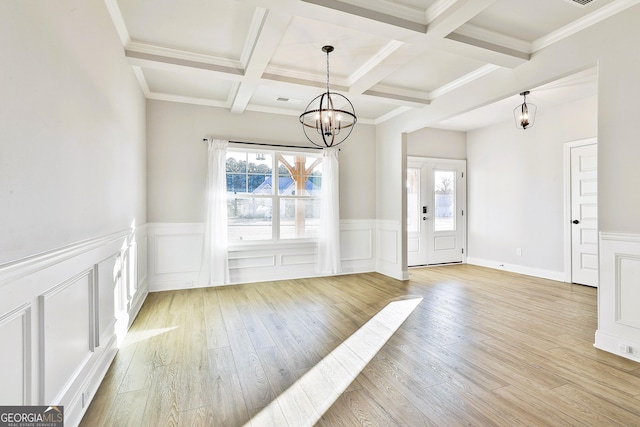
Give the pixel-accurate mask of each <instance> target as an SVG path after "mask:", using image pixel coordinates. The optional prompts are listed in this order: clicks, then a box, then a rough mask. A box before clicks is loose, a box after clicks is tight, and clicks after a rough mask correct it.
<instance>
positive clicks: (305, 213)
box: [226, 149, 322, 244]
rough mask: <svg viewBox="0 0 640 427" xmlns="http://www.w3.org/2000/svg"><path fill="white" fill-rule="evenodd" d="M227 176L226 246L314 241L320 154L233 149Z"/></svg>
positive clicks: (319, 178) (317, 206)
mask: <svg viewBox="0 0 640 427" xmlns="http://www.w3.org/2000/svg"><path fill="white" fill-rule="evenodd" d="M226 175H227V215H228V229H229V231H228V232H229V243H231V244H238V243H240V242H245V241H280V240H291V239H309V238H315V237H317V235H318V224H319V215H320V189H321V185H322V158H321V157H320V156H319V155H317V154H315V153H290V152H278V151H266V150H260V151H253V150H241V149H233V150H230V151H228V152H227V160H226Z"/></svg>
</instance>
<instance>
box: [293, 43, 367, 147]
mask: <svg viewBox="0 0 640 427" xmlns="http://www.w3.org/2000/svg"><path fill="white" fill-rule="evenodd" d="M322 51H323V52H325V53H326V54H327V91H326V92H324V93H322V94H321V95H318V96H317V97H315V98H314V99H313V100H312V101H311V102H310V103H309V105H307V108H306V109H305V112H304V113H302V114H300V123H302V130H303V131H304V134H305V136H306V137H307V139H308V140H309V141H311V143H312V144H314V145H317V146H318V147H334V146H336V145H338V144H341V143H342V142H344V140H346V139H347V138H348V137H349V135H350V134H351V131H352V130H353V127H354V125H355V124H356V121H357V120H358V119H357V117H356V114H355V110H354V109H353V104H352V103H351V101H349V99H347V97H346V96H344V95H341V94H339V93H335V92H329V54H330V53H331V52H333V46H323V47H322Z"/></svg>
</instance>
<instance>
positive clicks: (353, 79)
mask: <svg viewBox="0 0 640 427" xmlns="http://www.w3.org/2000/svg"><path fill="white" fill-rule="evenodd" d="M421 51H422V48H419V47H418V46H416V45H409V44H405V43H403V42H400V41H397V40H392V41H390V42H389V43H387V44H386V45H385V46H384V47H383V48H382V49H381V50H380V51H379V52H378V53H376V54H375V55H374V56H373V57H372V58H371V59H369V61H367V62H366V63H365V64H363V65H362V66H361V67H360V68H359V69H357V70H356V71H355V72H353V73H352V74H351V75H350V76H349V79H348V80H349V92H350V93H363V92H365V91H366V90H368V89H371V88H372V87H373V86H375V85H376V84H377V83H378V82H380V81H381V80H383V79H384V78H385V77H387V76H389V75H390V74H392V73H393V72H394V71H396V70H397V69H398V68H400V67H402V66H403V65H405V64H406V63H407V62H409V61H411V60H412V59H413V58H414V57H415V55H416V54H418V53H420V52H421Z"/></svg>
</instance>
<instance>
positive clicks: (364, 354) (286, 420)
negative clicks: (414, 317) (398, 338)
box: [245, 298, 422, 427]
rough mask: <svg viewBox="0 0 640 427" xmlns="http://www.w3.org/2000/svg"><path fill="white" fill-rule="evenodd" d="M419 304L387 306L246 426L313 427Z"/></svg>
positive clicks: (414, 301) (411, 301)
mask: <svg viewBox="0 0 640 427" xmlns="http://www.w3.org/2000/svg"><path fill="white" fill-rule="evenodd" d="M421 301H422V298H412V299H406V300H401V301H393V302H391V303H389V304H387V305H386V306H385V307H384V308H383V309H382V310H380V311H379V312H378V313H377V314H376V315H375V316H373V317H372V318H371V319H370V320H369V321H368V322H367V323H365V324H364V325H362V327H361V328H360V329H358V330H357V331H356V332H354V333H353V334H352V335H351V336H350V337H349V338H347V339H346V340H345V341H344V342H343V343H342V344H340V345H339V346H338V347H336V348H335V349H334V350H333V351H332V352H331V353H329V354H328V355H327V356H326V357H325V358H324V359H322V360H321V361H320V362H319V363H318V364H317V365H316V366H314V367H313V368H312V369H311V370H310V371H309V372H307V373H306V374H305V375H304V376H303V377H302V378H300V379H299V380H298V381H296V382H295V383H294V384H293V385H292V386H291V387H289V388H288V389H287V390H286V391H285V392H284V393H282V394H281V395H280V396H278V397H277V398H276V399H275V400H273V401H272V402H271V403H270V404H269V405H268V406H266V407H265V408H264V409H263V410H262V411H260V412H259V413H258V414H257V415H256V416H255V417H253V418H252V419H251V420H249V422H248V423H247V424H245V425H246V426H251V427H263V426H274V425H277V426H287V425H288V426H291V427H293V426H296V427H298V426H313V425H314V424H315V423H316V422H317V421H318V420H319V419H320V418H321V417H322V415H323V414H324V413H325V412H326V411H327V409H329V408H330V407H331V405H333V403H334V402H335V401H336V399H337V398H338V397H339V396H340V395H341V394H342V393H343V392H344V391H345V390H346V389H347V387H349V384H351V382H352V381H353V380H354V379H355V378H356V377H357V376H358V375H359V374H360V372H361V371H362V370H363V369H364V367H365V366H366V365H367V364H368V363H369V362H370V361H371V359H373V357H374V356H375V355H376V353H378V351H380V349H381V348H382V346H384V344H385V343H386V342H387V341H388V340H389V338H391V336H392V335H393V334H394V333H395V331H396V330H398V328H399V327H400V325H402V323H403V322H404V321H405V320H406V319H407V317H409V315H410V314H411V313H412V312H413V310H415V308H416V307H417V306H418V305H419V304H420V302H421Z"/></svg>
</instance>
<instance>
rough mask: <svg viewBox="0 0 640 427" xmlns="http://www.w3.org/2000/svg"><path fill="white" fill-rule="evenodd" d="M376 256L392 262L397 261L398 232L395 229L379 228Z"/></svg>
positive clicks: (395, 262)
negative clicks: (377, 252)
mask: <svg viewBox="0 0 640 427" xmlns="http://www.w3.org/2000/svg"><path fill="white" fill-rule="evenodd" d="M379 239H380V244H379V245H378V251H379V255H378V258H379V259H380V260H382V261H385V262H389V263H392V264H397V263H398V244H397V242H398V232H397V231H396V230H380V233H379Z"/></svg>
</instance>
